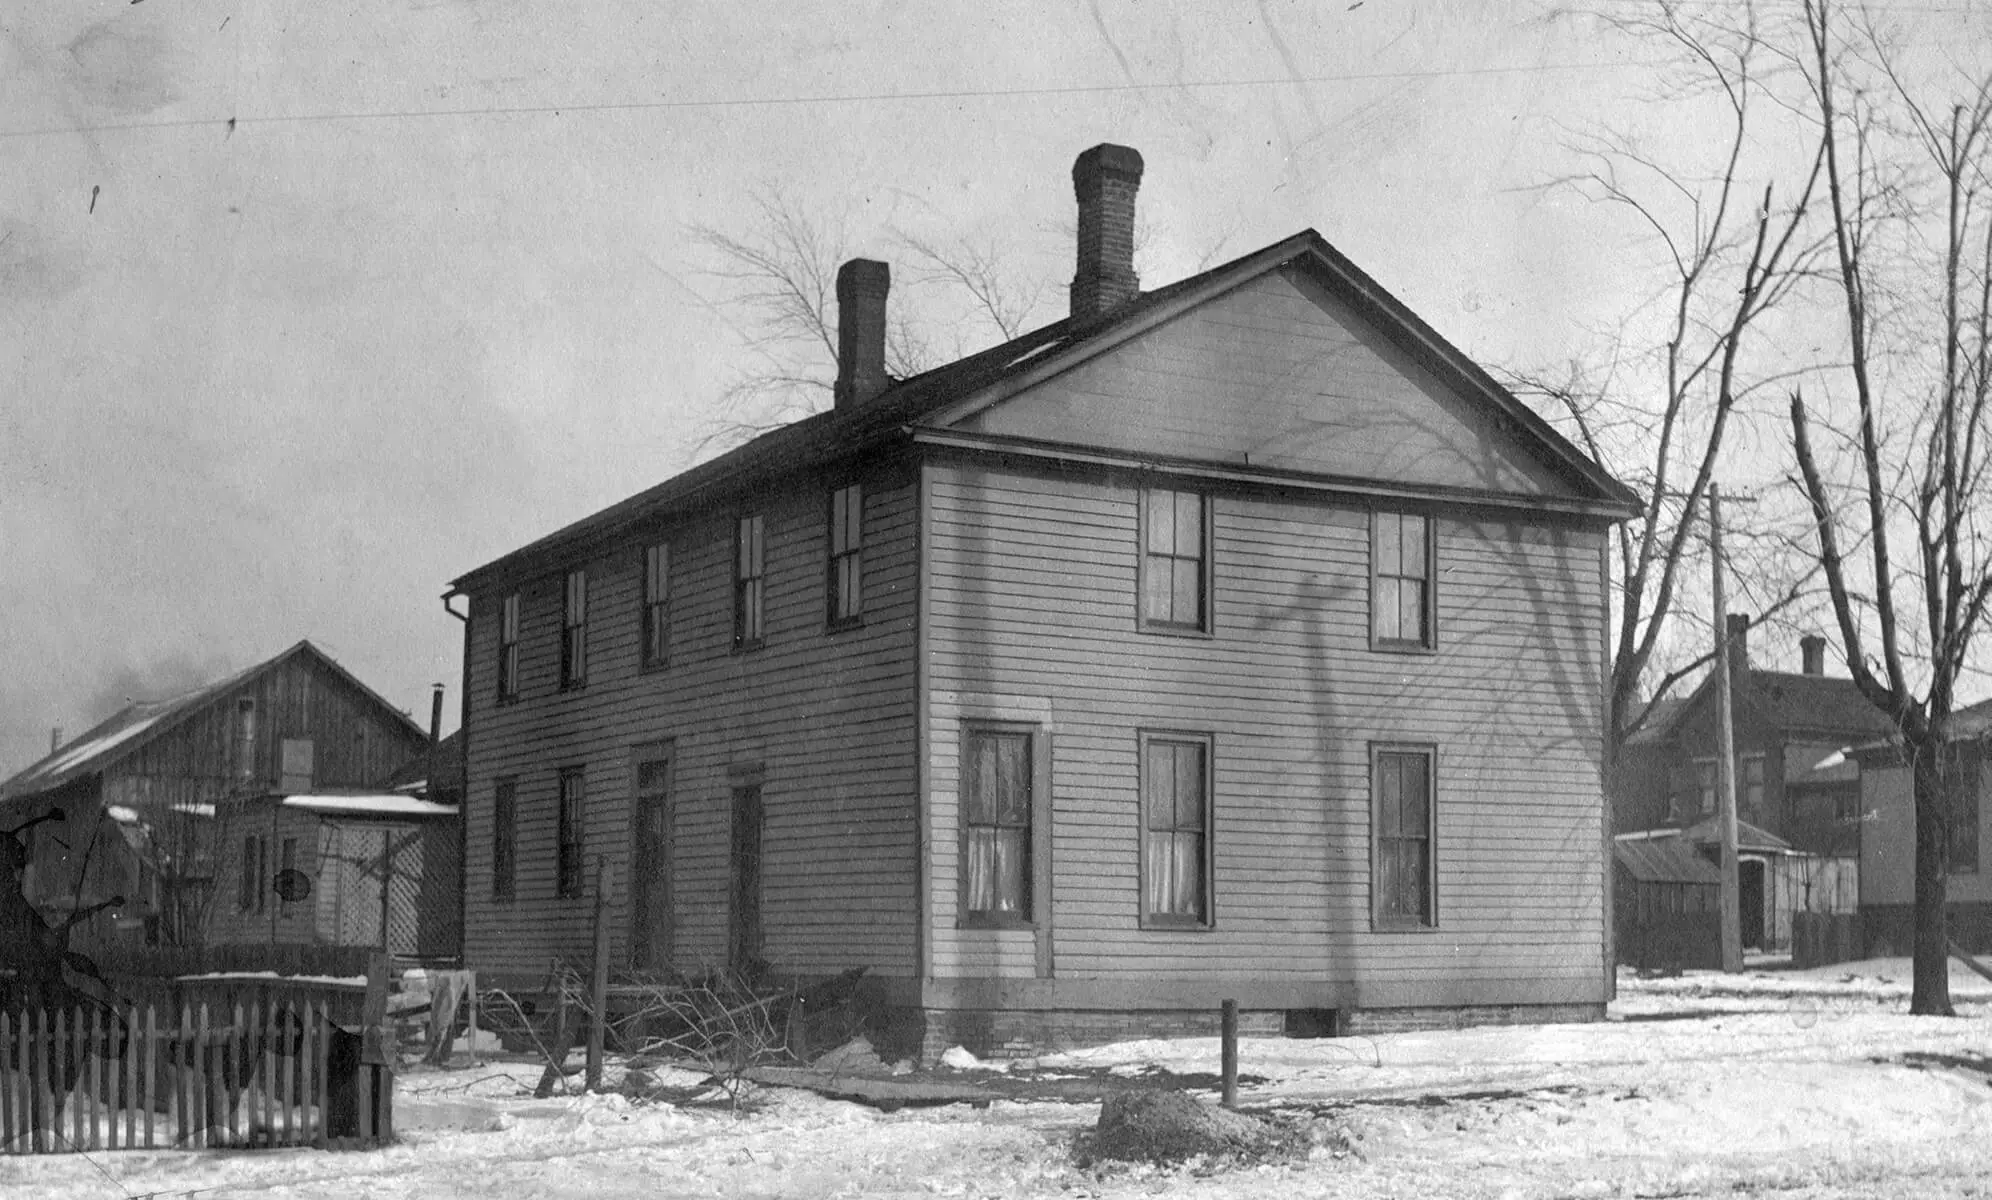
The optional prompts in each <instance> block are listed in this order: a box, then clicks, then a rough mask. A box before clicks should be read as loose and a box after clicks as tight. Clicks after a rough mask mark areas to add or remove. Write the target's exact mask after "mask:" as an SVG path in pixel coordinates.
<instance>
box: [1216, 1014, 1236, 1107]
mask: <svg viewBox="0 0 1992 1200" xmlns="http://www.w3.org/2000/svg"><path fill="white" fill-rule="evenodd" d="M1219 1039H1220V1042H1221V1047H1220V1052H1219V1053H1220V1060H1219V1061H1220V1068H1219V1069H1220V1071H1221V1073H1222V1079H1223V1088H1224V1092H1223V1104H1224V1107H1226V1108H1237V1107H1238V1001H1236V1000H1226V1001H1225V1002H1224V1010H1223V1017H1222V1018H1221V1025H1220V1028H1219Z"/></svg>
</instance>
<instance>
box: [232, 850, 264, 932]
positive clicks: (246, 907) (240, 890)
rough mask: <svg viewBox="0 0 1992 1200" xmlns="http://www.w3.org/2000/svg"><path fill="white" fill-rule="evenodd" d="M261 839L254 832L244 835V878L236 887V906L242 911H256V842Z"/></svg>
mask: <svg viewBox="0 0 1992 1200" xmlns="http://www.w3.org/2000/svg"><path fill="white" fill-rule="evenodd" d="M260 840H261V839H260V838H258V837H257V836H256V835H255V834H253V833H245V834H243V835H242V879H241V882H240V884H239V885H238V886H237V887H236V889H235V907H236V909H237V910H238V911H240V912H245V913H248V912H255V911H256V895H257V887H256V859H257V852H256V843H257V842H258V841H260Z"/></svg>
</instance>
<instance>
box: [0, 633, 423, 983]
mask: <svg viewBox="0 0 1992 1200" xmlns="http://www.w3.org/2000/svg"><path fill="white" fill-rule="evenodd" d="M427 746H428V738H427V736H426V735H424V733H423V732H422V729H421V727H420V726H418V725H416V724H415V722H414V721H412V720H410V719H409V717H408V716H407V714H405V713H403V712H402V711H401V710H399V709H397V708H395V707H394V706H393V705H391V704H389V703H388V702H387V701H386V700H384V699H382V698H381V697H380V695H379V694H378V693H376V692H375V691H374V690H373V689H372V688H369V687H367V686H366V685H365V684H363V683H361V682H360V681H359V680H358V679H356V678H354V677H353V676H352V675H351V674H350V673H349V672H347V671H346V669H345V668H344V667H341V666H340V665H339V664H338V663H337V662H334V661H333V660H332V658H331V657H330V656H328V655H327V654H325V652H324V651H322V650H320V649H318V647H316V646H314V645H312V644H311V643H310V642H308V641H301V642H299V643H297V644H296V645H294V646H292V647H291V648H290V649H288V650H285V651H284V652H283V653H281V654H279V655H277V656H275V657H274V658H271V659H268V660H266V661H264V662H260V663H258V664H256V665H255V666H253V667H250V668H248V669H247V670H244V671H241V672H238V673H236V674H235V675H232V676H230V677H228V678H226V679H222V680H220V681H218V682H216V683H212V684H209V685H207V686H204V687H199V688H195V689H193V690H191V691H188V692H186V693H183V694H181V695H178V696H174V697H171V698H168V699H164V700H135V701H132V702H130V703H127V704H126V705H125V707H124V708H122V709H120V710H119V711H118V712H117V713H116V714H114V715H112V716H111V717H110V718H108V719H106V720H105V721H103V722H101V723H100V724H98V725H97V726H96V727H95V728H93V729H91V730H89V731H88V732H86V733H84V734H83V735H82V736H81V737H78V738H76V739H74V740H72V741H70V742H69V743H67V744H66V745H62V746H59V747H57V748H55V749H54V750H53V751H52V752H51V753H50V754H49V755H48V756H47V757H45V758H43V759H41V760H40V761H39V762H36V763H34V764H32V765H31V766H29V767H28V768H26V769H25V770H23V771H21V772H20V773H18V774H16V775H14V776H13V777H12V778H10V779H8V780H7V781H6V782H5V783H0V825H7V826H11V825H14V824H18V823H19V821H20V820H24V819H27V818H30V817H33V816H36V815H38V814H40V813H43V812H46V811H48V810H49V809H51V808H60V809H62V810H63V812H64V814H65V818H66V819H65V820H64V821H62V822H61V823H60V824H45V825H40V826H38V827H37V828H36V829H35V830H34V832H33V834H32V835H31V836H32V837H33V838H34V846H33V848H32V851H33V852H32V858H31V861H30V863H29V867H28V873H27V877H26V880H25V884H24V886H25V891H26V895H27V898H28V900H29V902H30V903H32V904H34V905H35V906H36V907H37V908H40V909H42V910H43V911H44V912H46V913H50V914H56V915H59V914H62V913H66V912H70V911H74V910H76V909H81V908H88V907H90V906H92V905H94V904H96V903H98V902H100V901H103V900H106V899H108V898H110V897H112V896H119V895H121V896H123V897H124V898H125V901H126V902H125V904H123V905H122V906H120V907H118V908H117V909H116V910H114V911H113V912H111V913H108V914H106V915H105V916H104V917H101V918H99V919H98V920H97V922H96V923H95V924H94V926H91V927H80V928H79V929H78V931H77V934H78V938H79V940H81V941H88V940H99V941H101V940H104V939H107V938H116V939H119V940H126V941H141V940H142V941H165V942H169V943H174V944H182V945H185V944H194V943H196V942H198V941H200V940H201V938H202V936H203V929H202V926H203V923H204V921H205V919H206V916H207V912H208V905H209V901H210V899H211V898H212V895H213V885H214V877H215V871H216V854H217V850H218V847H217V844H216V843H217V837H218V833H217V830H216V817H217V812H218V810H219V809H220V808H222V807H223V806H225V805H227V804H229V803H231V802H241V801H244V800H246V799H248V798H251V797H256V796H262V795H265V794H268V793H270V792H273V791H279V790H286V789H288V790H291V791H298V792H305V791H310V790H312V789H313V788H315V787H363V786H366V785H369V784H376V783H379V782H380V781H382V780H384V779H386V778H387V777H388V775H389V774H390V773H391V772H393V771H394V769H395V768H396V767H399V766H401V765H402V764H403V763H405V762H407V761H409V760H410V759H411V758H414V757H416V756H417V755H418V754H421V753H423V752H425V751H426V748H427Z"/></svg>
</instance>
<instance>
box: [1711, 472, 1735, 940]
mask: <svg viewBox="0 0 1992 1200" xmlns="http://www.w3.org/2000/svg"><path fill="white" fill-rule="evenodd" d="M1708 541H1709V563H1710V567H1709V569H1710V571H1711V572H1712V576H1713V579H1712V586H1711V591H1712V592H1713V593H1714V595H1713V597H1712V598H1713V600H1714V601H1715V695H1716V723H1717V726H1718V728H1717V730H1716V745H1717V747H1718V749H1717V751H1716V762H1715V772H1716V775H1715V777H1716V787H1717V792H1716V801H1717V804H1718V805H1719V807H1718V809H1717V810H1716V811H1717V817H1716V831H1717V834H1718V837H1719V839H1720V843H1721V847H1722V862H1721V864H1720V867H1721V871H1722V889H1721V891H1720V893H1719V897H1720V900H1721V904H1722V969H1723V970H1724V971H1728V972H1736V971H1741V970H1742V969H1743V921H1742V914H1741V911H1740V910H1741V908H1742V905H1741V898H1740V896H1739V895H1738V882H1737V878H1736V871H1737V866H1736V720H1735V715H1734V709H1733V707H1732V705H1731V700H1730V691H1729V688H1730V678H1729V653H1730V645H1731V640H1732V639H1731V638H1730V634H1729V608H1728V601H1727V600H1725V599H1724V598H1723V579H1722V491H1721V489H1720V488H1718V487H1717V486H1716V485H1715V484H1713V483H1711V484H1709V485H1708Z"/></svg>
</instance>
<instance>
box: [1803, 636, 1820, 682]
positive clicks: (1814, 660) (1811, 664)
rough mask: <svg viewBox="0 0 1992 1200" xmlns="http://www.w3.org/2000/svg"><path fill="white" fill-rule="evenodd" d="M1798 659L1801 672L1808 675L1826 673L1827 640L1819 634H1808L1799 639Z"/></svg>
mask: <svg viewBox="0 0 1992 1200" xmlns="http://www.w3.org/2000/svg"><path fill="white" fill-rule="evenodd" d="M1798 657H1799V662H1800V663H1801V664H1802V666H1801V668H1800V669H1801V670H1803V671H1804V672H1805V673H1806V674H1807V675H1824V674H1825V673H1826V639H1825V638H1823V637H1820V636H1819V635H1818V634H1816V633H1814V634H1808V635H1806V636H1805V637H1802V638H1800V639H1798Z"/></svg>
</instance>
